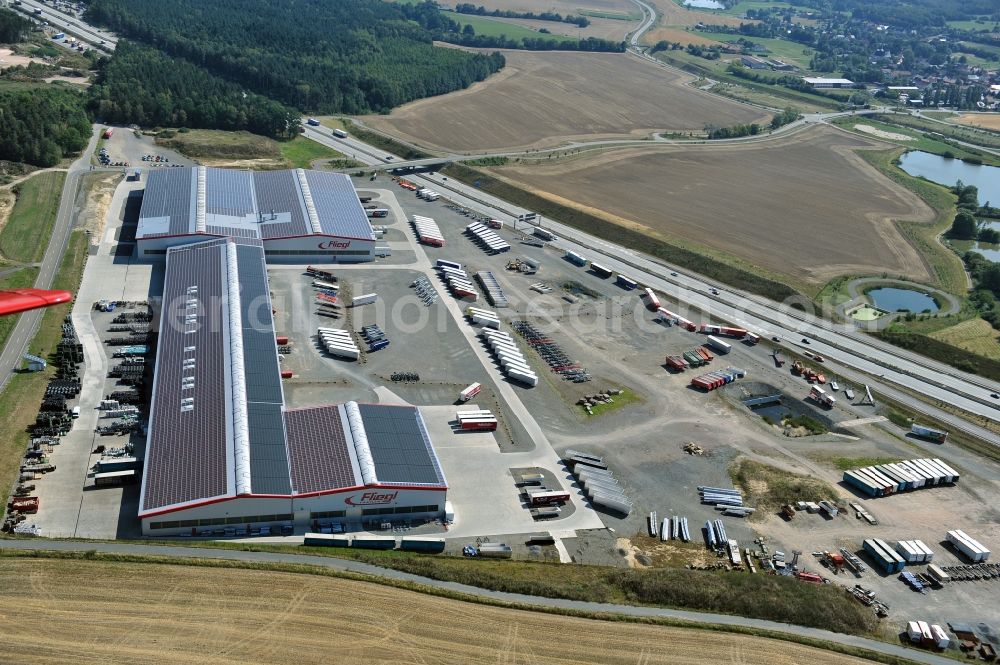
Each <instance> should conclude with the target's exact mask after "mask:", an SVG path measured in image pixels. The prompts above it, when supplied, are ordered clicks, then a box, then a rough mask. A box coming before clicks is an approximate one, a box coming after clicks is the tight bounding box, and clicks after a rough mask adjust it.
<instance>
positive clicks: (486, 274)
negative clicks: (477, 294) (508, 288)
mask: <svg viewBox="0 0 1000 665" xmlns="http://www.w3.org/2000/svg"><path fill="white" fill-rule="evenodd" d="M476 281H477V282H479V285H480V286H481V287H483V293H485V294H486V300H488V301H489V303H490V304H491V305H493V306H494V307H506V306H507V304H508V303H507V294H505V293H504V292H503V287H502V286H500V281H499V280H498V279H497V278H496V275H494V274H493V273H492V272H490V271H489V270H480V271H479V272H477V273H476Z"/></svg>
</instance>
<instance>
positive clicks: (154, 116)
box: [90, 40, 299, 137]
mask: <svg viewBox="0 0 1000 665" xmlns="http://www.w3.org/2000/svg"><path fill="white" fill-rule="evenodd" d="M90 94H91V100H90V103H91V107H92V108H93V110H94V112H95V113H96V114H97V116H98V117H99V118H100V119H101V120H102V121H104V122H110V123H115V124H133V123H134V124H137V125H145V126H158V125H159V126H168V127H194V128H203V129H228V130H237V129H245V130H247V131H250V132H253V133H254V134H261V135H263V136H271V137H281V136H287V135H289V134H290V133H294V132H295V131H297V130H298V124H299V121H298V118H299V114H298V113H297V112H296V111H295V110H293V109H291V108H289V107H287V106H285V105H284V104H281V103H280V102H276V101H273V100H271V99H267V98H266V97H262V96H261V95H258V94H255V93H252V92H246V91H245V90H244V89H243V87H242V86H239V85H237V84H235V83H231V82H229V81H226V80H224V79H222V78H220V77H218V76H213V75H212V74H210V73H209V72H207V71H205V70H204V69H202V68H200V67H197V66H196V65H193V64H191V63H190V62H187V61H186V60H181V59H178V58H171V57H169V56H168V55H166V54H164V53H162V52H160V51H157V50H156V49H153V48H149V47H147V46H142V45H140V44H135V43H132V42H129V41H127V40H120V41H119V42H118V47H117V48H116V49H115V55H114V57H112V58H111V59H110V60H109V61H106V62H105V63H104V66H103V67H102V68H101V71H100V74H99V76H98V79H97V82H96V83H95V84H94V85H93V86H92V87H91V91H90Z"/></svg>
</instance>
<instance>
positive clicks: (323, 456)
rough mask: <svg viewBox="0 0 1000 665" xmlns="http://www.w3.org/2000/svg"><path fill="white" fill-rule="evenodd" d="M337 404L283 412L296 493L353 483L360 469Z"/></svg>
mask: <svg viewBox="0 0 1000 665" xmlns="http://www.w3.org/2000/svg"><path fill="white" fill-rule="evenodd" d="M342 408H343V407H341V406H320V407H315V408H309V409H293V410H289V411H286V412H285V426H286V427H287V429H288V453H289V457H290V460H291V470H292V483H293V485H294V486H295V491H296V493H299V494H306V493H309V492H322V491H325V490H331V489H342V488H346V487H357V486H359V485H361V484H362V481H361V473H360V471H359V470H358V464H357V460H356V458H355V455H354V454H353V451H352V448H353V445H354V444H353V442H351V441H349V440H348V437H349V434H348V433H347V430H346V429H345V426H346V423H345V422H344V419H343V417H342V415H343V414H342Z"/></svg>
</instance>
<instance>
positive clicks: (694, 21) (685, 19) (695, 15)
mask: <svg viewBox="0 0 1000 665" xmlns="http://www.w3.org/2000/svg"><path fill="white" fill-rule="evenodd" d="M652 5H653V7H655V8H656V11H657V12H658V13H659V14H660V25H668V26H669V25H675V26H676V25H680V26H686V25H698V24H699V23H704V24H705V25H731V26H733V27H739V25H740V23H756V21H747V20H746V19H743V18H739V17H736V16H727V15H725V14H719V13H717V12H706V11H701V10H698V9H688V8H687V7H682V6H680V5H679V4H677V3H676V2H674V0H652Z"/></svg>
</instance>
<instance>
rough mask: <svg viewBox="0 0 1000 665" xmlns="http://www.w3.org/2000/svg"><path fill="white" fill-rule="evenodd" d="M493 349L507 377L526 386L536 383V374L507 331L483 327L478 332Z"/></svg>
mask: <svg viewBox="0 0 1000 665" xmlns="http://www.w3.org/2000/svg"><path fill="white" fill-rule="evenodd" d="M479 334H480V335H481V336H482V337H483V339H484V340H485V341H486V344H487V345H488V346H489V347H490V350H491V351H493V355H494V356H495V357H496V360H497V362H498V363H499V364H500V369H501V371H503V373H504V375H505V376H506V377H507V378H508V379H513V380H515V381H519V382H521V383H523V384H525V385H528V386H532V387H534V386H537V385H538V375H537V374H535V373H534V372H533V371H532V370H531V367H530V366H529V365H528V361H527V359H526V358H525V357H524V354H523V353H521V350H520V349H519V348H517V344H516V343H515V342H514V338H513V337H512V336H511V334H510V333H509V332H506V331H503V330H493V329H492V328H483V330H482V331H481V332H480V333H479Z"/></svg>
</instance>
